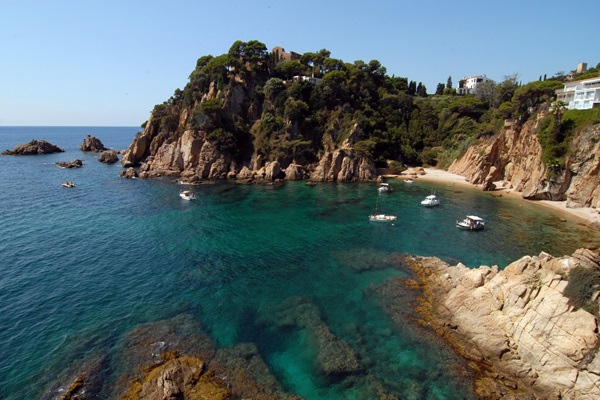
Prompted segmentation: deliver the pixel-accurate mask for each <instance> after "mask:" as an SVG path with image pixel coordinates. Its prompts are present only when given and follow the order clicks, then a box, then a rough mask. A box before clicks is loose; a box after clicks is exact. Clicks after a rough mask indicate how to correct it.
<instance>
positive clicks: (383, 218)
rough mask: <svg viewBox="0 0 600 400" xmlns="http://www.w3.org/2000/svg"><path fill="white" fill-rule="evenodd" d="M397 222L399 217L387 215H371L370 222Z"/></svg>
mask: <svg viewBox="0 0 600 400" xmlns="http://www.w3.org/2000/svg"><path fill="white" fill-rule="evenodd" d="M397 220H398V217H397V216H396V215H387V214H371V215H369V221H371V222H394V221H397Z"/></svg>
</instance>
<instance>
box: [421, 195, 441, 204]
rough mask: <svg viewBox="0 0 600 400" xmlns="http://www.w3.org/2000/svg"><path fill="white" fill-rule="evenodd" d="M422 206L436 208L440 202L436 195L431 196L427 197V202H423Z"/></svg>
mask: <svg viewBox="0 0 600 400" xmlns="http://www.w3.org/2000/svg"><path fill="white" fill-rule="evenodd" d="M421 204H422V205H424V206H425V207H434V206H438V205H439V204H440V200H439V199H438V198H437V197H436V195H435V194H430V195H429V196H427V197H425V200H423V201H422V202H421Z"/></svg>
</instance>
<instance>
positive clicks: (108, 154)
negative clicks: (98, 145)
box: [98, 150, 119, 164]
mask: <svg viewBox="0 0 600 400" xmlns="http://www.w3.org/2000/svg"><path fill="white" fill-rule="evenodd" d="M98 161H100V162H103V163H105V164H114V163H116V162H118V161H119V154H118V153H117V152H116V151H115V150H107V151H105V152H103V153H102V154H100V157H98Z"/></svg>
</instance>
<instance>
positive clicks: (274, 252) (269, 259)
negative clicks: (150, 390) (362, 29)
mask: <svg viewBox="0 0 600 400" xmlns="http://www.w3.org/2000/svg"><path fill="white" fill-rule="evenodd" d="M138 130H139V128H136V127H0V151H1V150H4V149H12V148H13V147H14V146H15V145H17V144H22V143H26V142H29V141H30V140H32V139H38V140H39V139H44V140H47V141H49V142H50V143H52V144H55V145H57V146H59V147H61V148H64V149H65V153H58V154H52V155H37V156H18V157H15V156H0V399H5V400H9V399H10V400H17V399H19V400H20V399H41V398H44V397H47V396H48V393H49V391H50V390H51V388H53V387H55V385H56V384H57V381H59V380H60V379H61V377H64V374H65V371H67V370H69V369H73V368H77V366H78V365H80V364H81V363H83V362H85V360H86V358H87V357H91V356H92V355H97V354H103V355H104V356H105V357H106V359H107V360H108V362H107V363H105V367H104V368H103V370H102V373H103V374H104V376H105V379H104V381H105V382H107V384H106V387H105V388H104V389H103V390H104V391H103V392H102V396H101V398H110V397H111V396H112V394H111V393H112V392H111V387H110V384H109V383H111V382H115V381H116V380H117V379H118V376H119V373H120V372H122V371H125V370H127V368H128V365H127V360H124V359H123V358H122V357H119V354H121V351H122V348H123V342H124V340H125V338H126V337H127V336H128V335H129V334H130V333H131V332H132V331H133V330H134V329H136V328H138V327H141V326H144V325H146V324H150V323H155V322H158V321H165V320H166V321H168V320H173V318H177V317H178V316H182V315H185V316H186V318H192V319H193V320H194V321H195V322H197V323H198V326H201V327H202V329H203V330H204V332H205V333H206V334H207V335H209V336H210V337H211V338H212V339H213V340H214V341H215V343H216V345H217V346H218V347H219V348H228V347H231V346H234V345H236V344H238V343H252V344H253V345H254V346H256V349H258V352H259V353H260V355H261V356H262V359H263V360H264V361H265V363H266V365H267V366H268V369H269V371H270V372H271V373H272V374H273V376H275V377H276V378H277V380H278V381H279V383H280V384H281V385H282V387H283V388H284V390H285V391H287V392H289V393H295V394H298V395H300V396H302V397H304V398H306V399H370V398H376V397H375V394H374V393H375V390H374V389H373V388H374V387H377V388H378V389H377V390H378V392H377V393H388V394H391V395H392V396H396V397H397V398H403V399H411V398H413V399H465V398H471V397H472V394H471V392H470V379H469V377H468V376H465V375H464V373H463V372H461V371H465V370H466V369H465V366H464V365H463V363H462V361H461V360H460V359H459V358H458V357H457V356H456V355H455V354H454V353H453V352H452V351H451V350H450V349H449V348H448V347H447V346H446V345H445V344H444V343H443V342H441V341H440V340H439V339H437V337H436V336H435V335H433V334H432V333H431V332H429V333H428V332H427V330H426V329H425V328H423V327H420V326H419V325H418V324H417V323H416V318H417V316H416V315H414V313H413V312H412V311H411V310H410V307H409V305H408V304H407V309H406V310H405V311H404V312H405V313H406V315H405V317H403V318H404V319H398V318H393V314H391V313H390V310H389V309H387V308H386V307H384V306H383V305H384V304H388V303H386V301H385V300H383V299H382V298H381V294H380V293H381V291H378V290H377V289H376V288H378V287H380V286H381V285H382V284H384V283H385V282H386V279H388V278H392V277H408V276H409V274H410V273H409V272H408V271H406V270H404V269H403V268H402V267H401V266H399V265H398V264H395V263H393V262H390V257H392V256H393V255H394V254H395V253H408V254H412V255H421V256H437V257H440V258H442V259H443V260H445V261H447V262H450V263H452V264H455V263H457V262H462V263H463V264H465V265H467V266H469V267H478V266H479V265H482V264H485V265H494V264H496V265H498V266H499V267H500V268H504V267H505V266H506V265H508V264H509V263H510V262H512V261H514V260H516V259H518V258H520V257H522V256H525V255H537V254H539V253H540V252H542V251H545V252H548V253H550V254H552V255H555V256H562V255H564V254H571V253H572V252H573V251H574V250H576V249H577V248H580V247H585V246H592V245H597V244H598V243H600V240H599V235H598V232H597V231H593V230H591V229H589V228H586V227H585V226H584V225H582V224H580V223H578V222H577V221H573V220H570V219H568V220H567V221H564V220H561V218H563V217H564V216H562V215H558V214H556V213H554V212H553V211H551V210H548V209H546V208H543V207H540V206H535V205H533V204H532V203H531V202H527V201H524V200H515V199H507V198H503V197H498V196H493V195H491V194H490V193H484V192H481V191H479V190H472V189H469V188H464V187H458V186H453V185H451V184H438V183H426V182H419V180H416V181H415V182H414V183H413V184H407V183H404V182H402V181H395V180H391V181H390V187H391V188H392V189H393V191H392V192H390V193H387V194H385V193H384V194H381V195H378V193H377V190H376V184H375V183H360V184H331V183H328V184H325V183H323V184H318V185H316V186H314V187H309V186H307V185H306V184H305V182H287V183H285V184H283V185H281V186H279V185H241V184H234V183H232V182H217V183H215V184H207V185H200V186H195V187H193V190H194V191H195V192H196V197H197V198H196V200H195V201H184V200H182V199H180V197H179V195H178V191H179V189H180V188H181V187H182V185H179V184H177V182H176V181H175V180H174V179H173V178H161V179H154V180H141V179H131V180H128V179H123V178H120V177H119V176H118V174H119V172H120V171H121V167H120V163H118V164H114V165H106V164H103V163H100V162H98V161H97V160H96V159H97V156H98V154H93V153H83V152H81V151H79V146H80V145H81V143H82V142H83V140H84V138H85V137H86V135H87V134H91V135H94V136H96V137H98V138H99V139H100V140H101V141H102V142H103V144H104V145H105V146H106V147H110V148H113V149H117V150H121V149H126V148H127V147H128V146H129V144H130V143H131V141H132V140H133V138H134V136H135V134H136V132H138ZM74 159H81V160H83V162H84V166H83V168H80V169H61V168H59V167H58V166H57V165H55V163H56V162H57V161H71V160H74ZM67 180H69V181H73V182H75V183H76V185H77V186H76V187H75V188H64V187H61V182H62V181H67ZM432 191H435V193H436V194H437V195H438V197H439V198H440V199H441V202H442V204H441V205H440V206H439V207H435V208H423V207H422V206H421V205H420V201H421V200H422V199H423V198H424V197H425V196H426V195H428V194H430V193H431V192H432ZM378 196H379V200H377V199H378ZM377 202H378V204H379V210H380V211H384V212H385V211H387V212H390V213H397V214H398V216H399V218H398V221H397V222H396V223H394V224H387V223H373V222H369V221H368V219H367V216H368V215H369V213H372V212H373V211H374V208H375V204H376V203H377ZM470 213H473V214H476V215H479V216H481V217H483V218H485V220H486V228H485V230H484V231H481V232H465V231H460V230H458V229H456V227H455V221H456V220H457V219H461V218H462V217H464V215H465V214H470ZM392 258H393V257H392ZM398 296H402V293H400V294H398ZM407 296H408V295H407ZM300 303H301V306H299V307H296V308H294V304H300ZM282 305H288V306H289V307H288V308H290V309H293V311H291V313H292V314H293V315H294V318H300V319H301V318H302V316H303V315H302V313H303V312H306V313H310V314H311V315H310V318H308V317H307V318H306V320H307V321H309V322H304V323H298V324H295V325H294V324H288V325H286V327H285V328H282V327H281V324H280V321H277V317H276V316H280V315H281V313H282V312H283V311H281V310H282ZM283 308H285V307H283ZM303 310H305V311H303ZM399 321H400V322H399ZM323 330H325V331H327V330H328V331H329V332H330V333H331V334H332V335H335V337H337V338H338V339H341V340H343V341H345V342H346V343H347V344H348V345H349V346H350V348H351V349H352V351H353V352H354V354H355V355H356V357H357V359H358V360H359V362H360V364H361V366H362V370H361V372H360V373H359V375H360V376H358V377H357V376H356V375H355V376H353V377H352V379H348V378H346V379H341V380H340V379H328V378H327V377H324V376H323V374H322V372H321V369H320V368H317V367H316V365H317V360H318V358H319V354H318V353H319V349H320V347H319V345H318V343H317V342H318V341H316V340H311V337H312V338H314V337H316V336H318V335H317V334H316V333H315V332H317V331H319V332H323ZM366 382H368V384H367V383H366ZM373 382H376V384H373Z"/></svg>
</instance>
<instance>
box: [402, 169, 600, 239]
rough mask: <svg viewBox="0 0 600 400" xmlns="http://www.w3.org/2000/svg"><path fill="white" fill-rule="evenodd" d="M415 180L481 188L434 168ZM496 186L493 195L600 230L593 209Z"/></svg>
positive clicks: (500, 183) (598, 216)
mask: <svg viewBox="0 0 600 400" xmlns="http://www.w3.org/2000/svg"><path fill="white" fill-rule="evenodd" d="M411 177H412V176H411ZM417 179H419V180H423V181H432V182H440V183H447V184H451V185H463V186H467V187H471V188H477V187H479V188H481V185H473V184H471V183H469V182H467V180H466V179H465V177H464V176H461V175H457V174H453V173H451V172H448V171H444V170H441V169H435V168H425V175H418V176H417ZM496 185H497V190H496V191H494V192H493V193H494V194H498V195H499V194H501V195H503V196H506V197H509V198H514V199H518V200H520V201H525V202H529V203H535V204H539V205H541V206H544V207H548V208H552V209H554V210H555V211H558V212H559V213H562V214H563V215H565V216H569V217H572V218H574V219H577V220H580V221H581V222H583V223H585V224H586V225H589V226H591V227H594V228H596V229H600V212H599V211H598V210H597V209H595V208H591V207H583V208H567V202H566V201H549V200H526V199H524V198H523V196H522V194H521V193H520V192H516V191H514V190H513V189H510V188H505V187H503V186H502V182H497V183H496Z"/></svg>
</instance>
